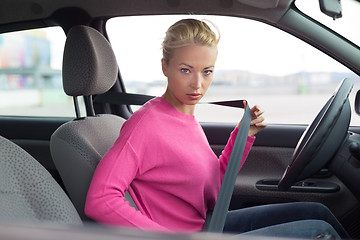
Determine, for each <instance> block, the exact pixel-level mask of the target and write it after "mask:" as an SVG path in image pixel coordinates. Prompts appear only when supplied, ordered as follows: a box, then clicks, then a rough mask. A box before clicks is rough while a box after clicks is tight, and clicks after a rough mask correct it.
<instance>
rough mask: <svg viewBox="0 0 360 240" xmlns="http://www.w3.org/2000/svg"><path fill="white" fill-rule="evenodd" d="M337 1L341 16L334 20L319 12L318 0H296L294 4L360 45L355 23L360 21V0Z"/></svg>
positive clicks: (359, 36)
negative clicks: (339, 5) (339, 4)
mask: <svg viewBox="0 0 360 240" xmlns="http://www.w3.org/2000/svg"><path fill="white" fill-rule="evenodd" d="M339 2H340V3H341V9H342V17H341V18H338V19H335V20H334V19H332V18H331V17H329V16H327V15H326V14H324V13H322V12H321V9H320V5H319V1H308V0H296V1H295V4H296V7H298V8H299V9H300V10H301V11H302V12H304V13H305V14H307V15H308V16H310V17H312V18H314V19H315V20H317V21H318V22H321V23H322V24H324V25H326V26H327V27H329V28H331V29H333V30H334V31H335V32H337V33H339V34H340V35H342V36H344V37H346V38H347V39H348V40H350V41H352V42H353V43H354V44H356V45H357V46H360V31H358V30H357V27H358V26H357V24H355V23H358V22H359V21H360V15H359V12H360V2H359V1H354V0H341V1H339Z"/></svg>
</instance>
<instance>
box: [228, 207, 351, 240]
mask: <svg viewBox="0 0 360 240" xmlns="http://www.w3.org/2000/svg"><path fill="white" fill-rule="evenodd" d="M309 220H312V221H309ZM304 229H308V230H307V231H304ZM316 229H318V233H316V231H317V230H316ZM334 230H335V231H336V232H337V233H338V235H339V236H340V237H341V238H349V235H348V234H347V232H346V231H345V229H344V228H343V226H342V225H341V224H340V223H339V221H338V220H337V219H336V217H335V216H334V215H333V214H332V213H331V211H330V210H329V209H328V208H327V207H326V206H324V205H322V204H320V203H311V202H295V203H281V204H270V205H264V206H257V207H250V208H244V209H238V210H233V211H229V213H228V214H227V217H226V221H225V226H224V233H235V234H240V233H245V232H247V233H246V234H261V235H266V236H283V237H298V238H299V237H304V238H312V237H311V236H312V235H313V234H315V236H316V235H318V234H322V233H324V232H333V231H334Z"/></svg>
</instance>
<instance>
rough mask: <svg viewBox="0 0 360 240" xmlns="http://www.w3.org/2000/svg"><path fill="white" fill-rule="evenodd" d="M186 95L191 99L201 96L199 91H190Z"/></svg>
mask: <svg viewBox="0 0 360 240" xmlns="http://www.w3.org/2000/svg"><path fill="white" fill-rule="evenodd" d="M187 96H188V97H189V98H190V99H191V100H198V99H200V98H201V94H200V93H190V94H187Z"/></svg>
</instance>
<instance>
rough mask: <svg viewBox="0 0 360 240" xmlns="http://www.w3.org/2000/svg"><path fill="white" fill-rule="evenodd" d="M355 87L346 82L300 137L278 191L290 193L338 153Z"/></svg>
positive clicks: (347, 124) (347, 126) (337, 89)
mask: <svg viewBox="0 0 360 240" xmlns="http://www.w3.org/2000/svg"><path fill="white" fill-rule="evenodd" d="M352 87H353V81H352V80H351V79H348V78H346V79H344V80H342V81H341V83H340V84H339V86H338V87H337V88H336V90H335V92H334V94H333V95H332V96H331V97H330V99H329V100H328V101H327V102H326V104H325V105H324V106H323V108H322V109H321V111H320V112H319V113H318V114H317V116H316V118H315V119H314V121H313V122H312V123H311V124H310V125H309V126H308V128H307V129H306V131H305V132H304V133H303V135H302V136H301V138H300V140H299V142H298V143H297V146H296V148H295V151H294V153H293V155H292V159H291V163H290V164H289V165H288V166H287V168H286V170H285V172H284V174H283V176H282V178H281V179H280V181H279V184H278V188H279V189H280V190H287V189H288V188H290V187H291V185H293V184H294V183H296V182H298V181H301V180H303V179H305V178H308V177H310V176H312V175H313V174H315V173H316V172H318V171H319V170H320V169H321V168H322V167H323V166H325V165H326V163H328V162H329V161H330V159H331V158H332V157H333V156H334V154H335V153H336V152H337V150H338V149H339V147H340V146H341V144H342V143H343V142H344V140H345V139H346V137H347V135H348V128H349V124H350V116H351V108H350V103H349V99H348V96H349V94H350V92H351V89H352Z"/></svg>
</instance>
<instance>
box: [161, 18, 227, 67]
mask: <svg viewBox="0 0 360 240" xmlns="http://www.w3.org/2000/svg"><path fill="white" fill-rule="evenodd" d="M208 22H209V21H208ZM211 24H212V23H211ZM212 25H213V26H214V27H215V29H216V31H217V33H218V36H217V35H216V34H215V33H214V32H213V31H212V30H211V28H210V27H209V25H208V24H206V23H205V22H204V21H200V20H196V19H182V20H180V21H178V22H176V23H174V24H173V25H172V26H170V27H169V29H168V30H167V32H166V35H165V38H164V41H163V43H162V50H163V59H164V60H165V62H166V63H169V61H170V59H171V57H172V55H173V51H174V49H176V48H180V47H185V46H191V45H197V44H199V45H204V46H209V47H215V48H216V47H217V44H218V43H219V40H220V33H219V30H218V29H217V27H216V26H215V25H214V24H212Z"/></svg>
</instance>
